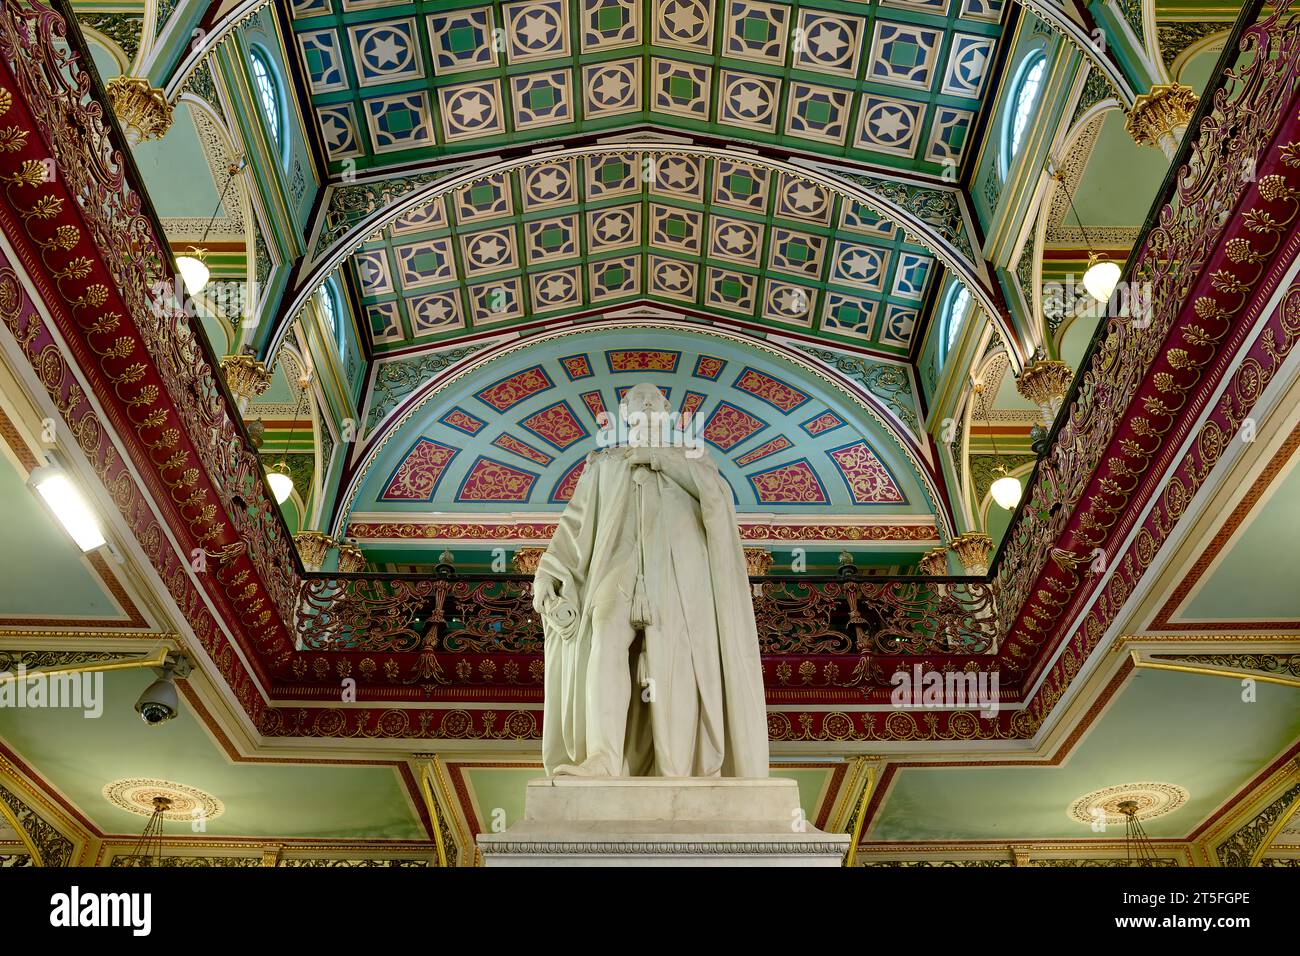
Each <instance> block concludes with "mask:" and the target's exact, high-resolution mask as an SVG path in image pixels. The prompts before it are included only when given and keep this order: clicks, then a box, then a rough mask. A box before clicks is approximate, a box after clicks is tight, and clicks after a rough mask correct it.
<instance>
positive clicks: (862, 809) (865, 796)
mask: <svg viewBox="0 0 1300 956" xmlns="http://www.w3.org/2000/svg"><path fill="white" fill-rule="evenodd" d="M878 769H879V767H878V766H877V765H876V764H875V763H874V762H872V763H869V764H867V767H866V774H867V779H866V781H865V782H864V783H863V784H862V795H861V796H860V797H859V798H858V817H857V820H856V822H854V824H853V835H852V837H851V838H850V840H849V851H848V852H847V853H845V854H844V865H845V866H846V867H849V868H852V867H853V866H854V865H855V864H856V863H857V859H858V841H859V840H861V839H862V829H863V825H864V824H865V823H866V822H867V802H868V801H870V799H871V797H872V794H874V793H875V790H876V771H877V770H878Z"/></svg>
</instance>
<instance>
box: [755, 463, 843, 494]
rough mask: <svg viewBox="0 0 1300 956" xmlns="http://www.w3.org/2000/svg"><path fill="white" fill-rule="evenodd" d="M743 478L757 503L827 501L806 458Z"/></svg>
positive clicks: (824, 490)
mask: <svg viewBox="0 0 1300 956" xmlns="http://www.w3.org/2000/svg"><path fill="white" fill-rule="evenodd" d="M746 477H747V478H748V479H749V483H750V485H751V486H752V487H753V489H754V497H755V499H757V501H758V503H759V504H765V505H824V504H826V503H827V502H828V501H830V499H829V498H828V497H827V495H826V489H825V488H824V487H823V486H822V483H821V479H819V478H818V477H817V472H815V471H814V470H813V468H812V465H810V464H809V463H808V459H806V458H800V459H799V460H798V461H792V462H790V463H789V464H787V465H777V466H776V467H775V468H768V469H767V470H766V471H757V472H754V473H753V474H752V475H747V476H746Z"/></svg>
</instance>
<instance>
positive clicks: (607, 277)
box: [588, 256, 641, 302]
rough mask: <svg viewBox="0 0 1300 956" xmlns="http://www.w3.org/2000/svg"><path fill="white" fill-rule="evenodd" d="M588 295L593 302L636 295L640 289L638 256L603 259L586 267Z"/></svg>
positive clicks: (639, 262)
mask: <svg viewBox="0 0 1300 956" xmlns="http://www.w3.org/2000/svg"><path fill="white" fill-rule="evenodd" d="M588 270H589V279H588V281H589V283H590V295H591V299H592V301H593V302H596V301H600V300H602V299H612V298H617V297H623V296H629V295H636V294H637V293H639V292H640V291H641V261H640V257H639V256H624V257H623V258H620V259H605V260H603V261H601V262H593V263H591V265H590V266H589V267H588Z"/></svg>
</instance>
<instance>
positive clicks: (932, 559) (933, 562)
mask: <svg viewBox="0 0 1300 956" xmlns="http://www.w3.org/2000/svg"><path fill="white" fill-rule="evenodd" d="M917 567H919V568H920V569H921V573H922V574H928V575H931V576H932V577H937V576H940V575H944V574H947V573H948V549H947V548H942V547H940V548H931V549H930V550H929V551H927V552H925V554H923V555H921V560H920V561H918V562H917Z"/></svg>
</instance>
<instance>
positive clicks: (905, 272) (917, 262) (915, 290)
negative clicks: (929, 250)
mask: <svg viewBox="0 0 1300 956" xmlns="http://www.w3.org/2000/svg"><path fill="white" fill-rule="evenodd" d="M933 265H934V260H933V259H931V258H930V257H929V256H923V255H919V254H917V253H915V252H900V253H899V255H898V268H897V269H896V270H894V287H893V289H892V290H891V292H892V293H893V294H894V295H901V296H904V297H906V298H909V299H920V298H921V297H922V296H924V295H925V287H926V284H927V282H928V280H929V278H930V272H931V266H933Z"/></svg>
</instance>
